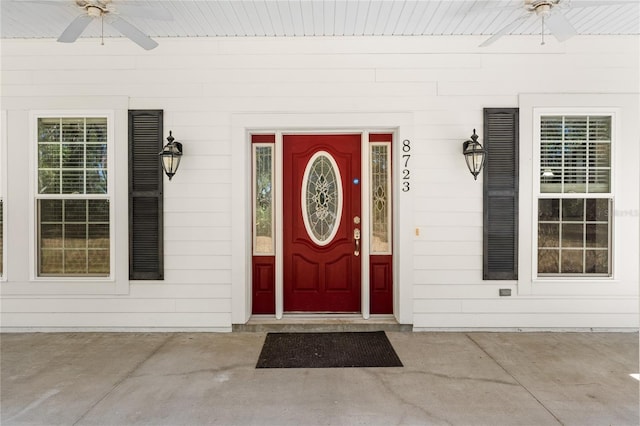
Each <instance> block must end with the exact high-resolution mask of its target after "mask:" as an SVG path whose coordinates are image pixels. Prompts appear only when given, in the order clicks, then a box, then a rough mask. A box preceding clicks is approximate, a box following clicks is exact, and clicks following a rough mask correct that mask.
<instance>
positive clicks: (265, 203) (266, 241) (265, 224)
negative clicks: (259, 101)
mask: <svg viewBox="0 0 640 426" xmlns="http://www.w3.org/2000/svg"><path fill="white" fill-rule="evenodd" d="M273 147H274V144H273V143H254V144H253V169H254V173H253V176H254V183H253V184H254V188H253V190H254V193H253V212H254V216H255V217H254V229H253V232H254V237H253V241H254V250H253V252H254V254H260V255H272V254H274V253H275V239H274V217H273V214H274V210H273V164H274V161H273V160H274V158H273Z"/></svg>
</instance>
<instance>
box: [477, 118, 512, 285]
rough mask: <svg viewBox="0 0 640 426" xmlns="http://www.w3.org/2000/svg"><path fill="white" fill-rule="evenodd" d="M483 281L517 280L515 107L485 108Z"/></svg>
mask: <svg viewBox="0 0 640 426" xmlns="http://www.w3.org/2000/svg"><path fill="white" fill-rule="evenodd" d="M484 146H485V149H486V150H487V157H486V162H485V166H484V175H483V177H484V253H483V254H484V265H483V270H484V273H483V278H484V279H485V280H516V279H518V109H517V108H485V110H484Z"/></svg>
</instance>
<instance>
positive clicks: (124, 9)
mask: <svg viewBox="0 0 640 426" xmlns="http://www.w3.org/2000/svg"><path fill="white" fill-rule="evenodd" d="M115 9H116V12H117V13H119V14H121V15H126V16H134V17H136V18H147V19H155V20H156V21H173V15H172V14H171V12H169V11H168V10H167V9H165V8H164V7H162V5H161V4H157V5H154V6H153V7H145V6H140V5H136V4H131V3H128V4H127V3H118V4H117V5H116V7H115Z"/></svg>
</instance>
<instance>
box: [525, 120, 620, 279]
mask: <svg viewBox="0 0 640 426" xmlns="http://www.w3.org/2000/svg"><path fill="white" fill-rule="evenodd" d="M596 115H597V116H608V117H611V138H610V144H611V145H610V153H609V156H610V164H609V170H610V172H609V173H610V174H609V192H579V193H569V192H542V191H541V190H540V187H541V185H540V173H541V171H542V169H543V167H542V164H541V158H540V149H541V131H540V126H541V119H542V117H543V116H545V117H547V116H557V117H567V116H581V117H586V116H596ZM533 123H534V146H535V148H534V161H533V169H534V201H533V210H534V211H533V224H534V231H533V247H532V251H533V258H532V269H533V276H534V277H535V279H537V280H540V281H545V280H547V281H550V280H554V281H556V280H559V281H571V280H574V281H575V280H605V281H606V280H612V279H613V278H614V259H615V252H614V235H613V230H614V227H615V223H614V222H615V215H614V211H615V170H616V165H615V149H616V141H617V135H618V133H617V131H616V129H617V118H616V113H615V111H612V110H611V109H602V110H600V109H596V110H593V109H580V110H575V109H564V108H562V109H538V110H536V112H535V113H534V120H533ZM536 177H537V178H536ZM587 187H588V184H587ZM592 198H593V199H595V198H599V199H606V200H610V203H609V209H610V211H609V216H610V219H609V220H610V222H609V253H608V255H609V273H608V274H562V273H558V274H544V275H541V274H540V273H539V272H538V236H539V234H538V226H539V219H538V201H539V200H541V199H581V200H586V199H592Z"/></svg>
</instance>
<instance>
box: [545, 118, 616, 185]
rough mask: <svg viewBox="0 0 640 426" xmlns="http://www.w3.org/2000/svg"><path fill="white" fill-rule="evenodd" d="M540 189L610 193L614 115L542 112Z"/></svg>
mask: <svg viewBox="0 0 640 426" xmlns="http://www.w3.org/2000/svg"><path fill="white" fill-rule="evenodd" d="M540 167H541V174H540V192H545V193H554V192H555V193H607V192H610V183H611V116H543V117H541V121H540Z"/></svg>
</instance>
